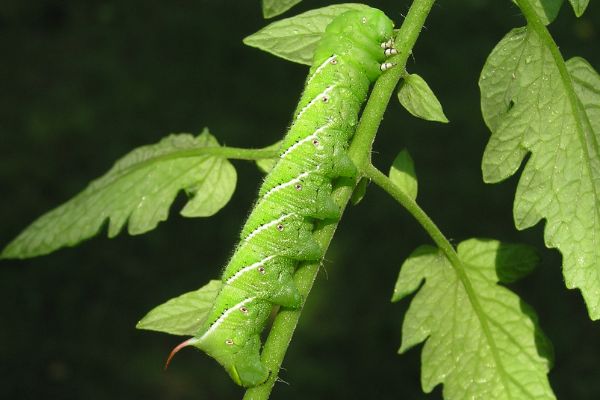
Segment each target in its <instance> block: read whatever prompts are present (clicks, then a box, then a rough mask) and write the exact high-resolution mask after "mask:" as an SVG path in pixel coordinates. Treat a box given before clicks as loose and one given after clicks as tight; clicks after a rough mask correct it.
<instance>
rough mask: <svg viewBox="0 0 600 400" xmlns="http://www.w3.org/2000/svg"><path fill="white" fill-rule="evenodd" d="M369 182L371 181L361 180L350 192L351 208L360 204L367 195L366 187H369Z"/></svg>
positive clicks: (367, 179)
mask: <svg viewBox="0 0 600 400" xmlns="http://www.w3.org/2000/svg"><path fill="white" fill-rule="evenodd" d="M370 182H371V180H370V179H369V178H362V179H361V180H360V181H358V184H357V185H356V187H355V188H354V191H353V192H352V197H350V202H351V203H352V205H353V206H355V205H357V204H358V203H360V202H361V200H362V199H363V197H365V194H366V193H367V187H368V186H369V183H370Z"/></svg>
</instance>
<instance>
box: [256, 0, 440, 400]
mask: <svg viewBox="0 0 600 400" xmlns="http://www.w3.org/2000/svg"><path fill="white" fill-rule="evenodd" d="M434 1H435V0H414V2H413V3H412V5H411V7H410V9H409V11H408V13H407V15H406V18H405V20H404V23H403V24H402V26H401V27H400V29H399V31H398V33H397V35H396V37H395V43H396V50H398V54H397V55H395V56H394V57H392V58H390V60H389V61H390V62H392V63H394V64H395V67H394V68H392V69H390V70H389V71H386V72H385V73H384V74H383V75H382V76H381V77H380V78H379V79H378V80H377V83H376V84H375V86H374V87H373V91H372V93H371V96H370V97H369V100H368V102H367V105H366V106H365V109H364V111H363V114H362V118H361V120H360V122H359V124H358V126H357V129H356V133H355V135H354V139H353V140H352V143H351V145H350V149H349V151H348V154H349V155H350V157H351V158H352V161H354V163H355V165H356V166H357V167H358V169H359V171H360V173H361V175H362V174H363V171H365V170H366V169H367V168H368V166H369V165H370V164H371V149H372V146H373V141H374V140H375V136H376V134H377V129H378V128H379V125H380V124H381V120H382V118H383V114H384V112H385V109H386V108H387V105H388V103H389V100H390V97H391V96H392V94H393V92H394V88H395V87H396V85H397V84H398V81H399V80H400V78H401V77H402V75H403V74H404V73H405V67H406V61H407V60H408V57H409V55H410V54H411V52H412V48H413V47H414V45H415V43H416V41H417V38H418V37H419V33H420V32H421V29H422V28H423V25H424V23H425V19H426V18H427V15H428V14H429V11H430V10H431V7H432V6H433V3H434ZM357 182H358V179H357V180H354V181H352V182H348V181H342V182H340V183H339V184H338V185H336V188H335V189H334V192H333V197H334V199H335V200H336V202H337V203H338V204H339V205H340V206H341V208H342V209H344V208H345V207H346V205H347V204H348V201H349V200H350V197H351V196H352V191H353V190H354V187H355V186H356V183H357ZM337 226H338V222H329V223H323V224H320V225H318V226H317V228H316V230H315V238H316V240H317V241H318V242H319V244H320V245H321V246H322V248H323V249H327V248H328V247H329V243H330V242H331V239H332V238H333V235H334V233H335V230H336V228H337ZM319 267H320V264H319V263H306V264H302V265H301V266H300V267H299V268H298V270H297V271H296V274H295V275H294V281H295V283H296V286H297V287H298V290H299V292H300V293H301V294H302V295H303V297H304V299H306V297H307V295H308V294H309V292H310V290H311V288H312V286H313V283H314V281H315V279H316V277H317V274H318V272H319ZM301 312H302V307H300V308H298V309H281V310H280V312H279V313H278V314H277V316H276V317H275V320H274V322H273V326H272V328H271V331H270V333H269V337H268V338H267V340H266V342H265V346H264V349H263V352H262V361H263V362H264V363H265V365H266V366H267V367H268V368H269V370H270V371H271V375H270V376H269V379H267V381H266V382H265V383H263V384H262V385H259V386H257V387H254V388H250V389H248V390H247V391H246V395H245V396H244V399H245V400H266V399H268V398H269V394H270V393H271V390H272V389H273V385H274V384H275V381H276V380H277V378H278V376H279V369H280V368H281V363H282V362H283V358H284V356H285V353H286V351H287V348H288V346H289V344H290V341H291V339H292V336H293V334H294V330H295V329H296V325H297V324H298V320H299V318H300V314H301Z"/></svg>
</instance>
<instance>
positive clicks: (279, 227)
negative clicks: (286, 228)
mask: <svg viewBox="0 0 600 400" xmlns="http://www.w3.org/2000/svg"><path fill="white" fill-rule="evenodd" d="M277 230H278V231H279V232H281V231H283V224H277Z"/></svg>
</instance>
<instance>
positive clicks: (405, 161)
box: [389, 149, 419, 200]
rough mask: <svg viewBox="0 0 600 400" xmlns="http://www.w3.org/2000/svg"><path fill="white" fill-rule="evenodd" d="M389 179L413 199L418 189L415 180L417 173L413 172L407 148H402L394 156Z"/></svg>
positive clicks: (413, 165) (412, 164) (412, 163)
mask: <svg viewBox="0 0 600 400" xmlns="http://www.w3.org/2000/svg"><path fill="white" fill-rule="evenodd" d="M389 177H390V180H391V181H392V182H394V184H395V185H396V186H398V187H399V188H400V189H402V191H403V192H404V193H406V194H407V195H408V196H410V198H412V199H413V200H415V199H416V198H417V192H418V190H419V184H418V182H417V174H416V172H415V164H414V162H413V159H412V157H411V156H410V154H409V153H408V150H406V149H403V150H402V151H401V152H400V153H398V155H397V156H396V158H395V159H394V162H393V164H392V166H391V167H390V173H389Z"/></svg>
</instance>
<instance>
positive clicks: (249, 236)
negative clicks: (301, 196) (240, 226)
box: [243, 213, 296, 242]
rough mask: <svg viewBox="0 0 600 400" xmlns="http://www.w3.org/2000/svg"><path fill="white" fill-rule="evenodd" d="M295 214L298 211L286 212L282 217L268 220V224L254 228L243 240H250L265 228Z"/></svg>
mask: <svg viewBox="0 0 600 400" xmlns="http://www.w3.org/2000/svg"><path fill="white" fill-rule="evenodd" d="M293 215H296V213H289V214H284V215H282V216H281V217H279V218H277V219H275V220H273V221H271V222H267V223H266V224H263V225H261V226H259V227H258V228H256V229H255V230H253V231H252V232H250V233H249V234H248V236H246V237H245V238H244V239H243V240H244V241H245V242H247V241H248V240H250V239H252V238H253V237H254V236H256V235H258V234H259V233H260V232H262V231H264V230H265V229H268V228H270V227H272V226H273V225H277V224H278V223H280V222H281V221H283V220H285V219H286V218H288V217H291V216H293Z"/></svg>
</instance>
